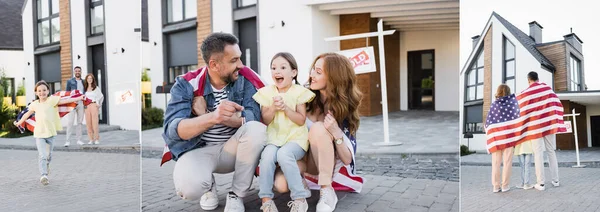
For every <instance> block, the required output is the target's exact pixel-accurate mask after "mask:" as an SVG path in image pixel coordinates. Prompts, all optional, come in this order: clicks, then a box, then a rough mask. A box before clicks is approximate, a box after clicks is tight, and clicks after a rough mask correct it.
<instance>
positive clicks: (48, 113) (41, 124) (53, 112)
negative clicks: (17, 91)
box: [29, 96, 62, 138]
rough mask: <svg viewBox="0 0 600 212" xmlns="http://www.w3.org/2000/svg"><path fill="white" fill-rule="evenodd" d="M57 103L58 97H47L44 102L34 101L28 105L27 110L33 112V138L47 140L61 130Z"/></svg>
mask: <svg viewBox="0 0 600 212" xmlns="http://www.w3.org/2000/svg"><path fill="white" fill-rule="evenodd" d="M58 101H60V97H58V96H49V97H48V99H46V101H45V102H40V100H36V101H33V102H32V103H31V104H30V105H29V110H32V111H34V112H35V129H34V130H33V137H34V138H49V137H52V136H55V135H56V131H59V130H62V125H61V124H60V117H59V116H58Z"/></svg>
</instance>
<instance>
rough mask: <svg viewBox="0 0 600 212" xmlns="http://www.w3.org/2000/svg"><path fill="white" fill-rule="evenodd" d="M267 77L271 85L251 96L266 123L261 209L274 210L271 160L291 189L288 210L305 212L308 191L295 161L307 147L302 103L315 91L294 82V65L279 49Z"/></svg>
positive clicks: (289, 57) (261, 160)
mask: <svg viewBox="0 0 600 212" xmlns="http://www.w3.org/2000/svg"><path fill="white" fill-rule="evenodd" d="M271 77H272V78H273V81H274V85H268V86H265V87H263V88H261V89H260V90H258V92H256V94H254V96H253V97H252V98H253V99H254V100H256V102H257V103H258V104H260V105H261V113H262V119H263V122H264V123H265V124H267V125H268V126H267V146H265V148H264V150H263V151H262V153H261V158H260V169H259V171H260V177H259V184H260V191H259V193H258V196H259V197H260V198H261V199H262V207H261V210H262V211H277V208H276V205H275V203H274V202H273V201H272V199H273V196H274V194H273V181H274V175H275V169H276V168H277V167H276V165H275V163H278V164H279V167H280V168H281V170H282V171H283V175H284V176H285V179H286V181H287V182H288V187H289V189H290V191H291V194H290V196H291V199H292V200H293V201H291V202H290V203H288V206H289V207H291V211H306V209H308V204H307V203H306V198H308V197H310V190H308V188H307V187H306V186H305V185H304V181H303V177H302V175H301V173H300V169H299V168H298V164H297V163H296V161H297V160H300V159H301V158H302V157H304V154H305V153H306V151H307V150H308V129H307V128H306V125H305V120H306V106H305V103H307V102H310V101H311V100H312V99H313V98H314V97H315V94H314V93H313V92H312V91H310V90H308V89H306V88H304V87H302V86H300V84H299V83H298V80H297V77H298V66H297V64H296V60H295V59H294V57H293V56H292V55H291V54H290V53H287V52H280V53H277V54H276V55H275V56H273V59H271ZM293 81H294V82H295V84H294V83H293Z"/></svg>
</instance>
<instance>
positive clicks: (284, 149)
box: [258, 142, 309, 200]
mask: <svg viewBox="0 0 600 212" xmlns="http://www.w3.org/2000/svg"><path fill="white" fill-rule="evenodd" d="M305 153H306V152H305V151H304V149H302V147H300V145H298V144H297V143H294V142H288V143H286V144H284V145H283V146H281V147H278V146H275V145H272V144H268V145H267V146H266V147H265V148H264V149H263V151H262V154H261V156H260V169H259V170H260V177H259V178H258V183H259V184H260V185H259V187H260V191H259V192H258V196H259V197H260V198H265V197H268V198H273V196H274V194H273V181H275V168H277V166H275V162H277V163H278V164H279V167H281V170H282V171H283V175H284V176H285V180H286V181H287V183H288V187H289V189H290V191H291V194H290V197H291V198H292V200H295V199H303V198H307V197H308V196H309V191H307V190H306V189H304V184H303V183H302V175H301V174H300V168H298V164H297V163H296V161H298V160H300V159H301V158H302V157H304V154H305Z"/></svg>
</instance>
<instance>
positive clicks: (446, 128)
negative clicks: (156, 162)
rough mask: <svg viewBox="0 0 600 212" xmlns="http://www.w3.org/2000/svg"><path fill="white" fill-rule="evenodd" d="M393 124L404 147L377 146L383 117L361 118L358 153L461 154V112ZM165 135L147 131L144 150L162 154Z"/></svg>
mask: <svg viewBox="0 0 600 212" xmlns="http://www.w3.org/2000/svg"><path fill="white" fill-rule="evenodd" d="M389 124H390V142H402V143H403V144H402V145H399V146H375V145H373V143H376V142H383V141H384V136H383V116H381V115H379V116H372V117H361V119H360V127H359V128H358V132H357V135H356V140H357V142H358V151H357V154H358V155H381V154H456V153H458V151H459V146H458V113H457V112H438V111H400V112H393V113H389ZM162 132H163V129H162V128H155V129H151V130H145V131H143V132H142V142H143V144H142V146H143V149H144V150H154V151H160V153H162V150H163V147H164V145H165V142H164V140H163V138H162V135H161V134H162ZM144 154H145V153H144Z"/></svg>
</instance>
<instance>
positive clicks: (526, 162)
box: [519, 154, 532, 185]
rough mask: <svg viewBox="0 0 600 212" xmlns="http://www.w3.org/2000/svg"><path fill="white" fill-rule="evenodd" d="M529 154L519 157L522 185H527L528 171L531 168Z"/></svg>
mask: <svg viewBox="0 0 600 212" xmlns="http://www.w3.org/2000/svg"><path fill="white" fill-rule="evenodd" d="M531 157H532V155H531V154H522V155H519V164H521V182H522V185H528V184H529V169H530V168H531Z"/></svg>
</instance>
